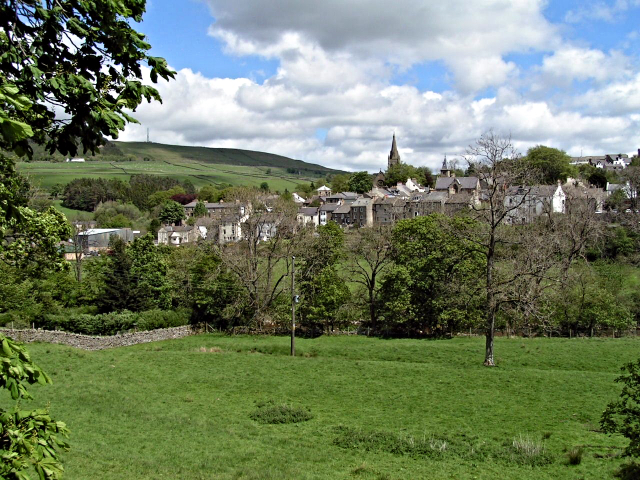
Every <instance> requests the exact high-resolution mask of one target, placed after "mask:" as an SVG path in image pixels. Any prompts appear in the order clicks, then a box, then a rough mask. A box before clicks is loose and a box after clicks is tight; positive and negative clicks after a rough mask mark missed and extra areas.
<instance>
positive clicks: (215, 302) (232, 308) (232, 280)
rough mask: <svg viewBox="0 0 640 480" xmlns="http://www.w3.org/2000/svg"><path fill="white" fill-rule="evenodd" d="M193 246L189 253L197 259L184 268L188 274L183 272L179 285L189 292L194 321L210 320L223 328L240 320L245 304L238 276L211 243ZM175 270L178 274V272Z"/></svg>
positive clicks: (187, 300)
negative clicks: (185, 274) (225, 263)
mask: <svg viewBox="0 0 640 480" xmlns="http://www.w3.org/2000/svg"><path fill="white" fill-rule="evenodd" d="M176 250H179V249H176ZM183 250H186V249H183ZM194 250H195V251H192V252H190V255H191V257H192V258H193V257H195V261H191V262H189V265H188V266H187V267H186V268H185V269H183V271H185V270H186V272H187V274H188V275H189V277H188V278H186V277H184V276H183V277H182V278H183V279H184V280H183V282H182V285H181V286H180V288H181V289H183V290H184V289H186V290H187V292H188V298H187V299H186V303H187V304H188V305H189V306H190V307H191V308H192V316H191V321H192V323H196V324H202V323H207V324H209V325H211V326H213V327H216V328H220V329H223V330H226V329H228V328H230V327H233V326H236V325H238V324H240V322H241V321H242V320H244V319H243V315H242V313H243V312H242V310H243V307H244V305H243V296H242V289H241V286H240V285H239V283H238V280H237V279H236V277H235V276H234V275H233V274H232V273H231V272H230V271H229V270H228V269H227V268H226V267H225V265H224V264H223V262H222V259H221V258H220V255H219V254H218V252H217V251H216V250H215V249H214V248H212V247H211V245H210V244H203V245H202V246H198V247H195V249H194ZM173 256H174V257H175V256H176V254H174V255H173ZM176 274H177V275H179V272H176ZM172 276H175V274H174V275H172Z"/></svg>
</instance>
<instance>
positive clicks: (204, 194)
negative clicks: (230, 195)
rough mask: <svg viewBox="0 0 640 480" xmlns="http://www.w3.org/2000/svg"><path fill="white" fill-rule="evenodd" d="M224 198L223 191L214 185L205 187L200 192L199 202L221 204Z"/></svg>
mask: <svg viewBox="0 0 640 480" xmlns="http://www.w3.org/2000/svg"><path fill="white" fill-rule="evenodd" d="M221 198H222V190H218V189H217V188H216V187H214V186H213V185H205V186H204V187H202V188H201V189H200V191H199V192H198V200H201V201H203V202H219V201H220V199H221Z"/></svg>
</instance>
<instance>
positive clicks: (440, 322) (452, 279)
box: [380, 214, 484, 335]
mask: <svg viewBox="0 0 640 480" xmlns="http://www.w3.org/2000/svg"><path fill="white" fill-rule="evenodd" d="M465 223H466V224H469V223H471V222H470V220H469V219H465V218H454V219H447V218H446V217H444V216H443V215H438V214H432V215H429V216H426V217H417V218H413V219H408V220H401V221H400V222H398V223H397V224H396V226H395V228H394V229H393V233H392V239H391V240H392V252H393V260H394V262H395V264H396V265H398V266H401V268H400V269H398V268H396V269H392V271H391V272H390V274H389V275H388V276H387V278H385V281H384V283H383V287H382V291H383V292H384V293H383V295H382V300H383V302H382V305H381V306H380V310H381V315H382V316H383V317H384V322H383V325H382V326H381V328H383V329H385V330H387V331H388V330H389V329H392V328H398V327H399V328H400V330H401V331H402V332H403V333H405V334H411V335H420V334H427V333H430V334H433V335H442V334H444V333H448V332H451V331H456V330H458V329H459V328H460V327H461V326H468V325H469V324H470V323H471V324H473V323H476V322H477V321H478V319H479V315H480V312H481V309H482V306H483V302H482V298H481V297H479V296H478V295H477V293H476V292H477V287H478V284H477V283H478V279H479V278H482V271H483V268H484V259H483V258H482V255H481V254H479V253H478V252H477V251H476V250H475V247H474V245H473V244H472V243H471V242H469V241H467V240H462V239H460V238H458V237H456V236H455V235H453V234H452V233H451V231H450V230H453V229H455V230H458V229H461V228H462V227H463V225H462V224H465ZM467 226H468V225H467ZM397 282H402V284H401V285H398V284H397ZM386 290H388V292H387V291H386ZM391 292H393V293H392V294H391V295H390V293H391ZM407 299H409V302H408V303H407V302H406V300H407ZM388 303H389V304H388ZM399 312H402V316H401V317H400V318H401V319H402V322H399V319H398V318H397V317H395V315H397V314H398V313H399ZM463 322H464V325H463ZM396 333H400V331H397V332H396Z"/></svg>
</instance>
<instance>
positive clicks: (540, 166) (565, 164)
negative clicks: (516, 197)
mask: <svg viewBox="0 0 640 480" xmlns="http://www.w3.org/2000/svg"><path fill="white" fill-rule="evenodd" d="M522 161H523V162H525V163H526V164H527V165H529V166H530V167H531V168H532V169H535V170H537V171H538V172H539V173H540V175H539V178H538V180H539V182H540V183H543V184H546V185H553V184H555V183H556V182H557V181H558V180H560V181H561V182H563V183H564V182H566V181H567V177H569V176H574V175H575V174H576V169H575V167H574V166H573V165H571V157H569V155H567V154H566V153H565V152H564V151H562V150H558V149H557V148H550V147H545V146H544V145H538V146H535V147H533V148H530V149H529V150H528V151H527V156H526V157H525V158H523V159H522Z"/></svg>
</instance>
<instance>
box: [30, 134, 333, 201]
mask: <svg viewBox="0 0 640 480" xmlns="http://www.w3.org/2000/svg"><path fill="white" fill-rule="evenodd" d="M34 153H35V154H34V160H35V161H32V162H19V163H18V169H19V171H20V172H21V173H23V174H25V175H27V176H28V177H29V178H30V180H31V182H32V183H34V184H36V185H39V186H40V187H41V188H44V189H49V188H50V187H52V186H53V185H55V184H66V183H68V182H69V181H71V180H73V179H74V178H80V177H90V178H119V179H121V180H128V179H129V177H131V175H136V174H148V175H163V176H168V177H172V178H176V179H177V180H180V181H184V180H190V181H191V182H192V183H193V184H194V185H195V186H196V187H202V186H204V185H223V184H231V185H246V186H259V185H260V184H261V183H263V182H267V183H268V184H269V187H270V188H271V190H272V191H284V190H285V189H289V190H293V189H295V188H296V186H297V185H299V184H300V183H306V182H312V181H314V182H315V181H318V180H321V179H324V178H326V177H327V175H332V174H335V173H340V170H333V169H330V168H326V167H323V166H322V165H316V164H312V163H306V162H303V161H301V160H294V159H291V158H288V157H284V156H282V155H275V154H272V153H265V152H256V151H251V150H240V149H227V148H206V147H185V146H178V145H163V144H159V143H143V142H132V143H128V142H108V143H107V145H105V146H104V147H103V148H102V149H101V150H100V152H99V154H98V155H95V156H89V155H86V156H85V159H86V161H85V162H84V163H74V162H65V161H64V158H63V157H62V156H61V155H60V154H54V155H49V154H47V153H46V152H44V150H42V149H38V148H34Z"/></svg>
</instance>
